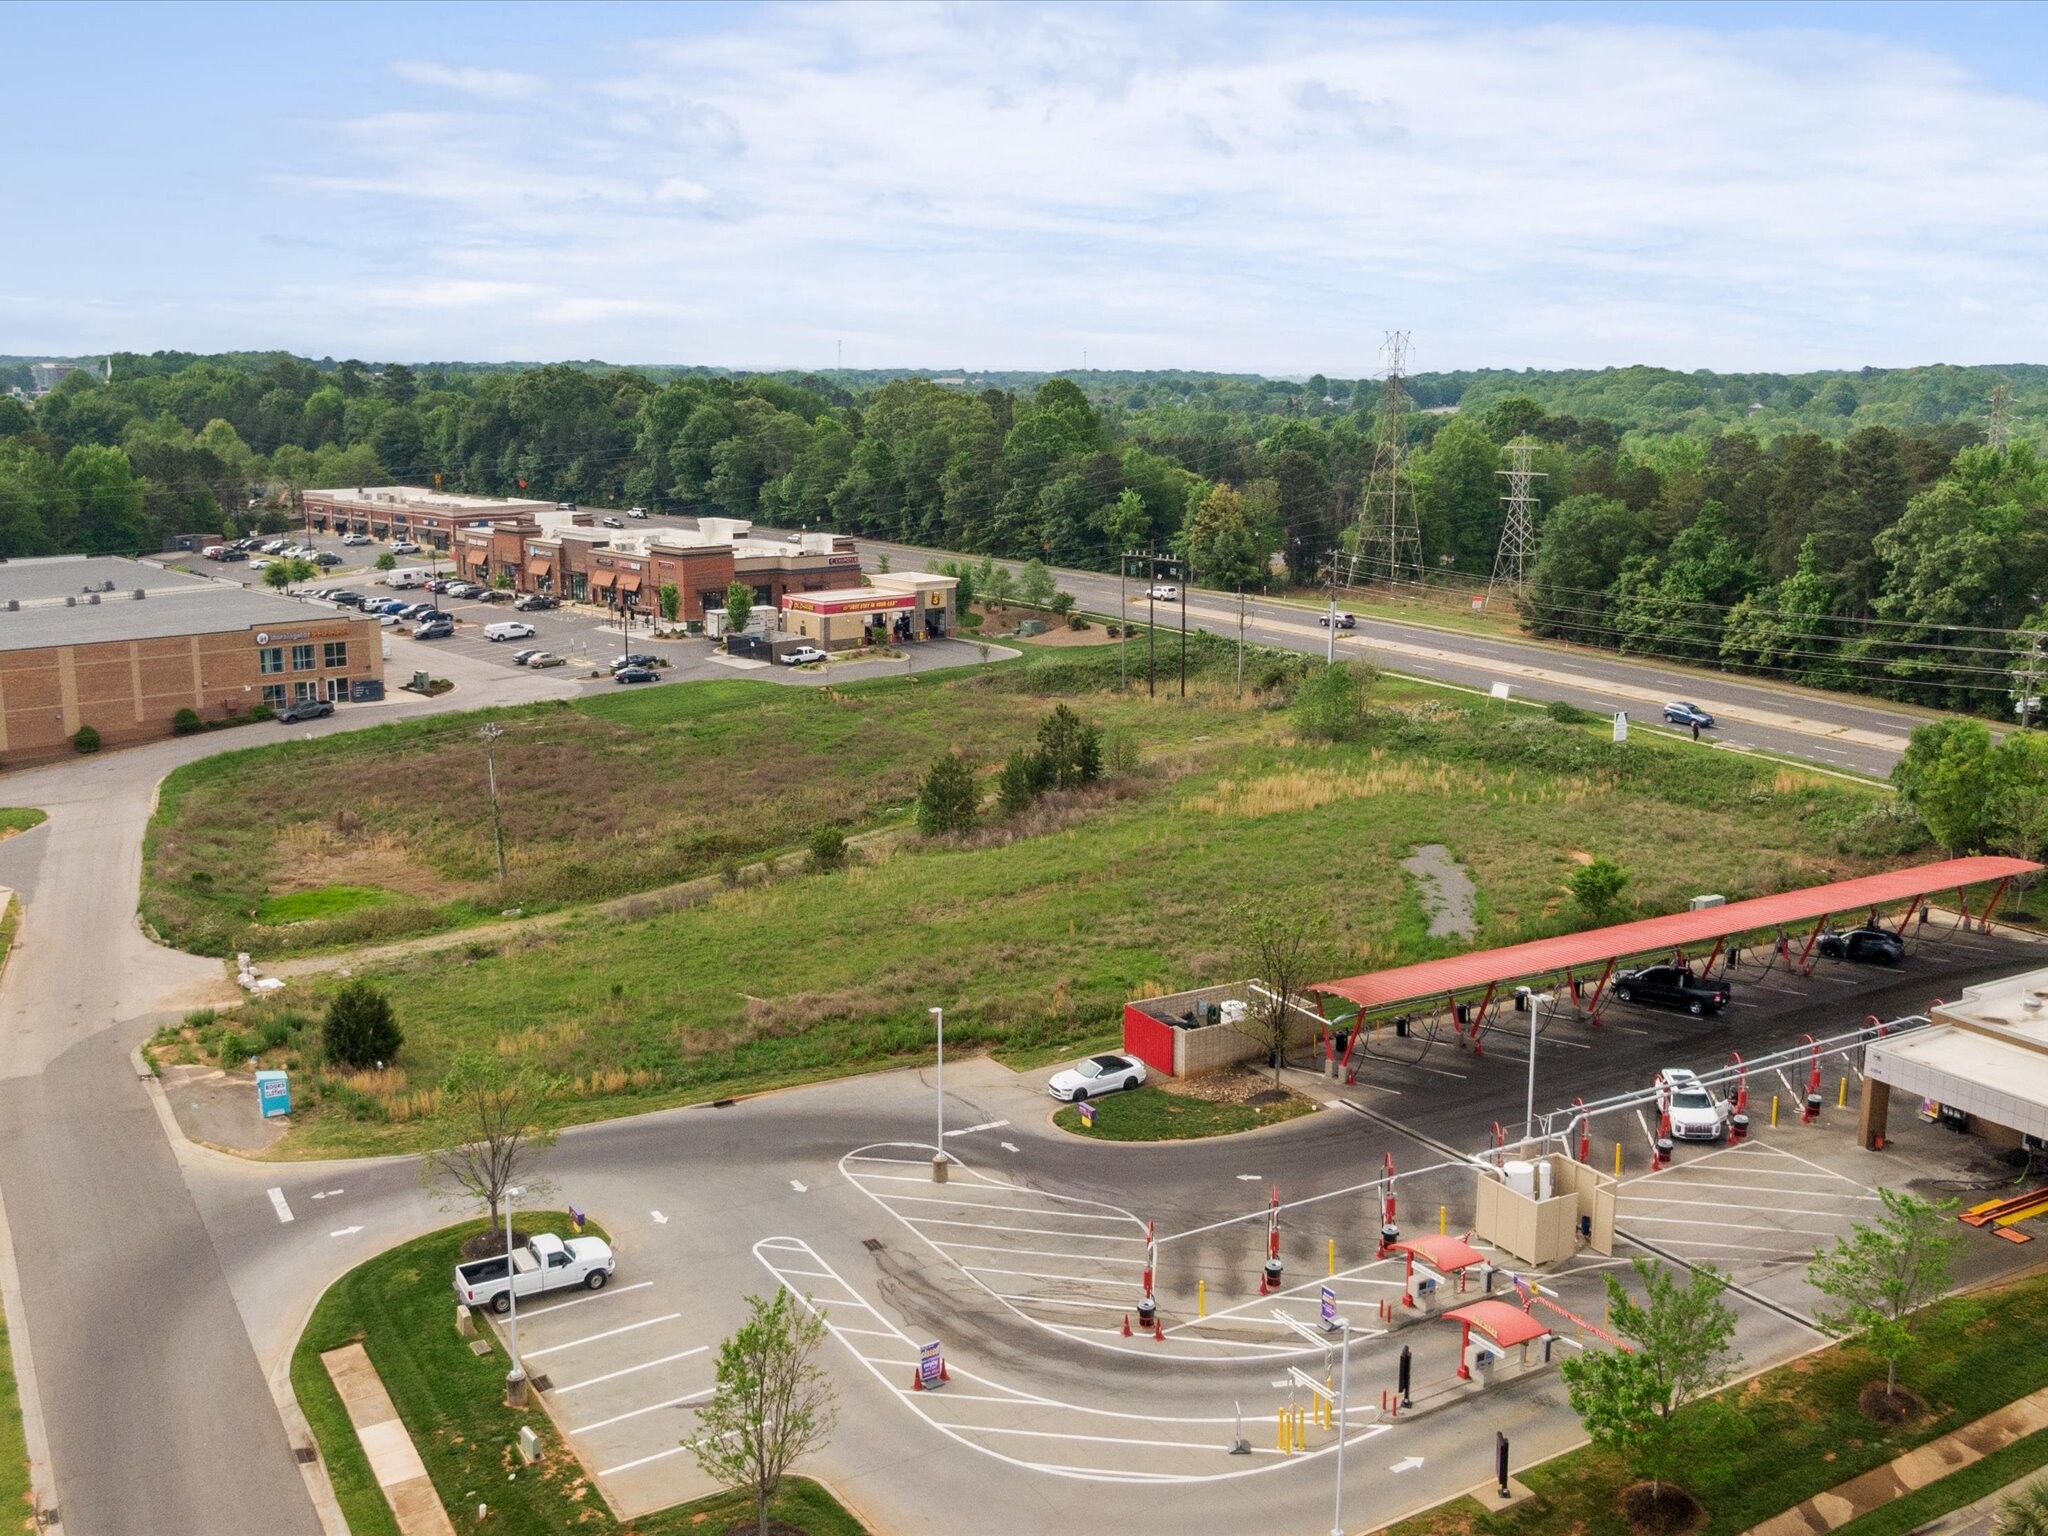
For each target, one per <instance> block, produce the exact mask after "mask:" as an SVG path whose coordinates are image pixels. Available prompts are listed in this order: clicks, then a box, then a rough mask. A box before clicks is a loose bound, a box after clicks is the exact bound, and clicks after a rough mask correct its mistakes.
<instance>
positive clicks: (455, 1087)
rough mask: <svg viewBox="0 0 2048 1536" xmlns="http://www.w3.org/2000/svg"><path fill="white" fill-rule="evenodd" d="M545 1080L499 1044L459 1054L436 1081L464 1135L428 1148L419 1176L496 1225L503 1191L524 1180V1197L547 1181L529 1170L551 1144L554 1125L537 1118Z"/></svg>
mask: <svg viewBox="0 0 2048 1536" xmlns="http://www.w3.org/2000/svg"><path fill="white" fill-rule="evenodd" d="M547 1096H548V1080H547V1078H546V1077H544V1076H543V1075H542V1074H541V1073H540V1072H539V1071H538V1070H537V1069H536V1068H534V1067H532V1066H531V1065H528V1064H526V1063H520V1064H519V1065H516V1066H515V1065H513V1064H511V1063H509V1062H508V1061H506V1059H505V1058H504V1057H503V1056H500V1055H499V1054H498V1053H497V1052H496V1051H494V1050H492V1051H485V1050H465V1051H462V1052H460V1053H458V1054H457V1056H456V1058H455V1060H454V1062H453V1064H452V1065H450V1067H449V1069H448V1078H447V1081H445V1082H444V1083H443V1084H442V1085H441V1097H442V1103H443V1105H444V1107H445V1108H446V1109H447V1110H448V1111H449V1114H450V1118H451V1119H452V1120H453V1121H454V1122H455V1123H456V1124H458V1125H460V1126H461V1127H462V1130H463V1134H464V1135H465V1136H466V1137H468V1138H469V1139H468V1140H466V1141H464V1142H463V1143H462V1144H461V1145H460V1146H454V1147H442V1148H440V1149H438V1150H436V1151H433V1152H429V1153H428V1154H427V1157H426V1161H425V1163H424V1164H422V1166H421V1170H420V1171H421V1176H422V1177H423V1178H424V1179H425V1181H426V1182H427V1183H429V1184H431V1185H435V1186H437V1187H439V1188H442V1189H444V1190H448V1191H451V1192H453V1193H455V1194H457V1195H460V1196H466V1197H467V1198H469V1199H472V1200H475V1201H476V1202H477V1203H478V1204H480V1205H482V1206H483V1207H484V1208H485V1209H486V1210H487V1211H488V1212H489V1213H490V1218H491V1224H492V1225H493V1226H494V1227H495V1226H496V1225H497V1224H498V1222H499V1218H500V1214H501V1212H502V1210H503V1207H504V1203H505V1191H506V1190H508V1189H511V1188H512V1187H514V1186H515V1185H519V1186H523V1187H524V1189H525V1191H526V1193H527V1194H528V1195H529V1196H535V1195H539V1194H541V1193H543V1192H544V1191H545V1189H546V1185H545V1183H544V1182H543V1181H540V1180H536V1179H535V1178H534V1177H533V1176H532V1175H531V1173H530V1172H529V1170H530V1169H531V1167H532V1164H533V1160H534V1158H535V1157H536V1156H537V1155H538V1154H539V1153H541V1152H543V1151H545V1150H546V1149H547V1148H549V1147H551V1146H553V1145H554V1144H555V1135H556V1133H555V1131H554V1130H553V1129H552V1128H550V1127H547V1126H543V1125H541V1124H540V1123H539V1116H540V1111H541V1107H542V1105H543V1104H545V1103H546V1101H547Z"/></svg>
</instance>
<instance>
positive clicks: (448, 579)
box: [427, 576, 455, 592]
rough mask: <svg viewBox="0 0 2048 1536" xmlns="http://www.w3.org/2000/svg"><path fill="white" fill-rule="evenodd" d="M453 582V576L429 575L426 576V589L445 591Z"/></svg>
mask: <svg viewBox="0 0 2048 1536" xmlns="http://www.w3.org/2000/svg"><path fill="white" fill-rule="evenodd" d="M454 584H455V578H454V577H453V576H429V577H428V578H427V590H428V591H429V592H446V591H447V590H448V589H449V588H450V587H451V586H453V585H454Z"/></svg>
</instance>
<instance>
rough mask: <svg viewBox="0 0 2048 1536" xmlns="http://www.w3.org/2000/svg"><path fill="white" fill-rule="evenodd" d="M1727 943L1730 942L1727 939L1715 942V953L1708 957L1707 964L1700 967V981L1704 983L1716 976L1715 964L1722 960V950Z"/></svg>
mask: <svg viewBox="0 0 2048 1536" xmlns="http://www.w3.org/2000/svg"><path fill="white" fill-rule="evenodd" d="M1727 942H1728V940H1727V939H1726V938H1719V939H1716V940H1714V952H1713V953H1712V954H1711V955H1709V956H1707V963H1706V964H1705V965H1703V966H1701V967H1700V979H1701V980H1702V981H1704V980H1706V979H1708V978H1709V977H1711V976H1712V975H1713V974H1714V962H1715V961H1716V960H1718V959H1720V958H1721V949H1722V947H1723V946H1724V945H1725V944H1727Z"/></svg>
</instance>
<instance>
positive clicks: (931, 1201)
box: [878, 1195, 1133, 1236]
mask: <svg viewBox="0 0 2048 1536" xmlns="http://www.w3.org/2000/svg"><path fill="white" fill-rule="evenodd" d="M878 1198H880V1199H883V1200H888V1201H892V1202H895V1203H897V1204H910V1205H950V1206H952V1207H953V1208H954V1209H956V1210H969V1211H1008V1212H1010V1213H1011V1214H1012V1215H1015V1216H1053V1217H1057V1218H1058V1219H1059V1220H1061V1221H1113V1222H1116V1223H1118V1224H1119V1225H1121V1226H1126V1227H1128V1226H1131V1225H1133V1219H1132V1218H1131V1217H1129V1216H1097V1215H1094V1214H1093V1213H1091V1212H1088V1211H1063V1210H1061V1209H1059V1208H1058V1207H1057V1206H1043V1205H998V1204H997V1203H996V1202H994V1201H993V1200H988V1201H982V1200H947V1199H944V1198H942V1197H940V1196H938V1195H882V1196H879V1197H878ZM910 1219H911V1220H912V1221H928V1220H930V1219H931V1218H929V1217H926V1216H913V1217H911V1218H910ZM1079 1235H1081V1234H1078V1233H1077V1234H1076V1236H1079Z"/></svg>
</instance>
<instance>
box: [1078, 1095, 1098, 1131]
mask: <svg viewBox="0 0 2048 1536" xmlns="http://www.w3.org/2000/svg"><path fill="white" fill-rule="evenodd" d="M1080 1110H1081V1124H1082V1126H1083V1127H1085V1128H1086V1129H1088V1130H1091V1131H1092V1130H1094V1129H1095V1106H1094V1105H1093V1104H1090V1103H1089V1102H1088V1101H1087V1100H1086V1099H1083V1100H1082V1101H1081V1104H1080Z"/></svg>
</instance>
